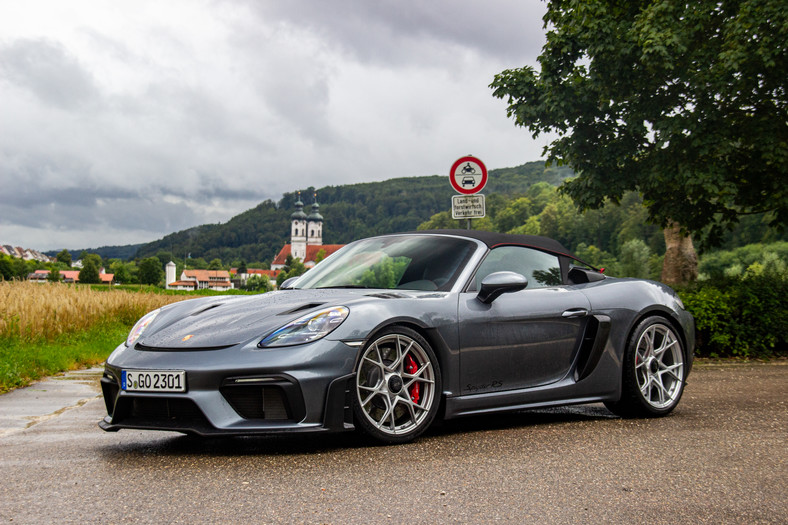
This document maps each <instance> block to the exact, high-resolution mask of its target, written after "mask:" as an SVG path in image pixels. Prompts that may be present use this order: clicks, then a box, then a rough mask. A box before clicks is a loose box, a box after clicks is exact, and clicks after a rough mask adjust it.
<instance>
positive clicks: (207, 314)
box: [136, 289, 434, 350]
mask: <svg viewBox="0 0 788 525" xmlns="http://www.w3.org/2000/svg"><path fill="white" fill-rule="evenodd" d="M424 295H426V294H424V293H421V292H400V291H395V290H337V289H332V290H287V291H278V292H269V293H265V294H260V295H252V296H219V297H206V298H200V299H192V300H188V301H182V302H180V303H175V304H172V305H169V306H166V307H164V308H162V310H161V312H160V313H159V315H157V316H156V319H155V320H154V321H153V322H152V323H151V324H150V325H149V326H148V328H146V330H145V332H143V334H142V336H141V337H140V339H139V341H138V342H137V344H136V347H137V348H138V349H142V350H144V349H168V350H169V349H181V350H209V349H210V350H215V349H220V348H227V347H231V346H235V345H238V344H240V343H248V342H252V341H253V340H255V339H256V340H262V339H263V337H264V336H266V335H267V334H269V333H270V332H272V331H274V330H276V329H278V328H280V327H281V326H283V325H285V324H287V323H288V322H290V321H293V320H295V319H297V318H299V317H301V316H303V315H306V314H308V313H309V312H313V311H317V310H320V309H322V308H327V307H331V306H350V305H351V304H357V303H359V302H366V301H380V300H388V299H406V298H411V297H415V296H424ZM433 295H434V294H433Z"/></svg>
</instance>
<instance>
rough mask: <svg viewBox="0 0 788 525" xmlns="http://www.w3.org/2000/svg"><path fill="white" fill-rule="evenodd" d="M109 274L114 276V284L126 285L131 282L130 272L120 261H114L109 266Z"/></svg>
mask: <svg viewBox="0 0 788 525" xmlns="http://www.w3.org/2000/svg"><path fill="white" fill-rule="evenodd" d="M109 269H110V272H111V273H112V274H113V275H114V276H115V277H114V279H115V282H118V283H122V284H128V283H130V282H131V280H132V278H131V271H130V270H129V267H128V266H127V265H126V263H124V262H123V261H121V260H118V259H115V260H113V261H112V262H111V263H110V264H109Z"/></svg>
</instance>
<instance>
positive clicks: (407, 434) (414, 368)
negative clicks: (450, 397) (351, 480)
mask: <svg viewBox="0 0 788 525" xmlns="http://www.w3.org/2000/svg"><path fill="white" fill-rule="evenodd" d="M355 383H356V384H355V392H354V396H353V413H354V415H355V419H356V423H357V424H358V426H359V427H360V428H361V429H362V430H364V432H366V433H367V434H369V435H370V436H372V437H373V438H375V439H376V440H378V441H381V442H384V443H405V442H407V441H411V440H413V439H415V438H416V437H417V436H419V435H420V434H421V433H422V432H424V431H425V430H426V429H427V427H429V425H430V423H432V420H433V419H434V418H435V414H436V413H437V411H438V405H439V404H440V395H439V393H440V391H441V374H440V368H439V366H438V362H437V359H436V358H435V353H434V352H433V351H432V348H430V345H429V343H427V341H426V340H425V339H424V338H423V337H421V336H420V335H419V334H418V333H417V332H415V331H414V330H411V329H409V328H406V327H395V328H391V329H387V330H385V331H383V332H381V333H379V334H377V335H375V337H374V338H373V339H372V341H371V342H370V343H369V344H368V345H367V346H366V347H365V348H364V350H363V351H362V354H361V359H360V361H359V365H358V371H357V373H356V382H355Z"/></svg>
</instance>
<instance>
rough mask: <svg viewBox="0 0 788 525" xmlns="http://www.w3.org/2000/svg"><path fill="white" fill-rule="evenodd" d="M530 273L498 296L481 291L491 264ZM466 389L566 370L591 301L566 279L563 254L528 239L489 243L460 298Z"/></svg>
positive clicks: (532, 382) (547, 377)
mask: <svg viewBox="0 0 788 525" xmlns="http://www.w3.org/2000/svg"><path fill="white" fill-rule="evenodd" d="M498 271H512V272H516V273H519V274H521V275H523V276H525V277H526V278H527V279H528V286H527V287H526V288H525V289H524V290H522V291H519V292H515V293H506V294H503V295H501V296H500V297H498V298H497V299H495V301H493V302H492V304H483V303H482V302H481V301H479V300H478V299H477V298H476V295H477V293H478V292H477V290H478V288H479V286H480V284H481V281H482V280H483V279H484V277H486V276H487V275H489V274H490V273H493V272H498ZM458 310H459V311H458V320H459V337H460V381H461V383H460V385H461V391H462V393H463V394H473V393H484V392H494V391H503V390H515V389H521V388H530V387H536V386H540V385H546V384H550V383H553V382H556V381H558V380H560V379H562V378H563V377H565V376H566V374H567V373H568V371H569V369H570V367H571V365H572V362H573V360H574V358H575V355H576V353H577V349H578V348H579V345H580V342H581V335H582V333H583V329H584V327H585V323H586V320H587V319H586V318H587V315H588V313H589V311H590V304H589V302H588V299H587V298H586V296H585V295H584V294H582V293H580V292H578V291H576V290H573V289H572V287H569V286H564V285H563V283H562V281H561V271H560V264H559V260H558V257H556V256H555V255H553V254H550V253H547V252H542V251H539V250H535V249H532V248H528V247H522V246H501V247H498V248H495V249H493V250H491V251H490V253H489V254H488V256H487V257H486V258H485V260H484V261H483V262H482V263H481V265H480V266H479V269H478V270H477V272H476V276H475V277H474V282H473V283H472V284H471V285H470V286H469V287H468V291H467V292H464V293H462V294H460V301H459V305H458Z"/></svg>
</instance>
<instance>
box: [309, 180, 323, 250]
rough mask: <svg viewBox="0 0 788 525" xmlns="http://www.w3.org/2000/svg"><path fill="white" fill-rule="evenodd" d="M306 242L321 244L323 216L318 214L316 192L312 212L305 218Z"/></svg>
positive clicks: (310, 244)
mask: <svg viewBox="0 0 788 525" xmlns="http://www.w3.org/2000/svg"><path fill="white" fill-rule="evenodd" d="M306 233H307V237H306V244H307V245H308V246H320V245H322V244H323V216H322V215H320V205H319V204H318V203H317V193H315V201H314V203H313V204H312V213H310V214H309V216H308V217H307V218H306Z"/></svg>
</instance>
